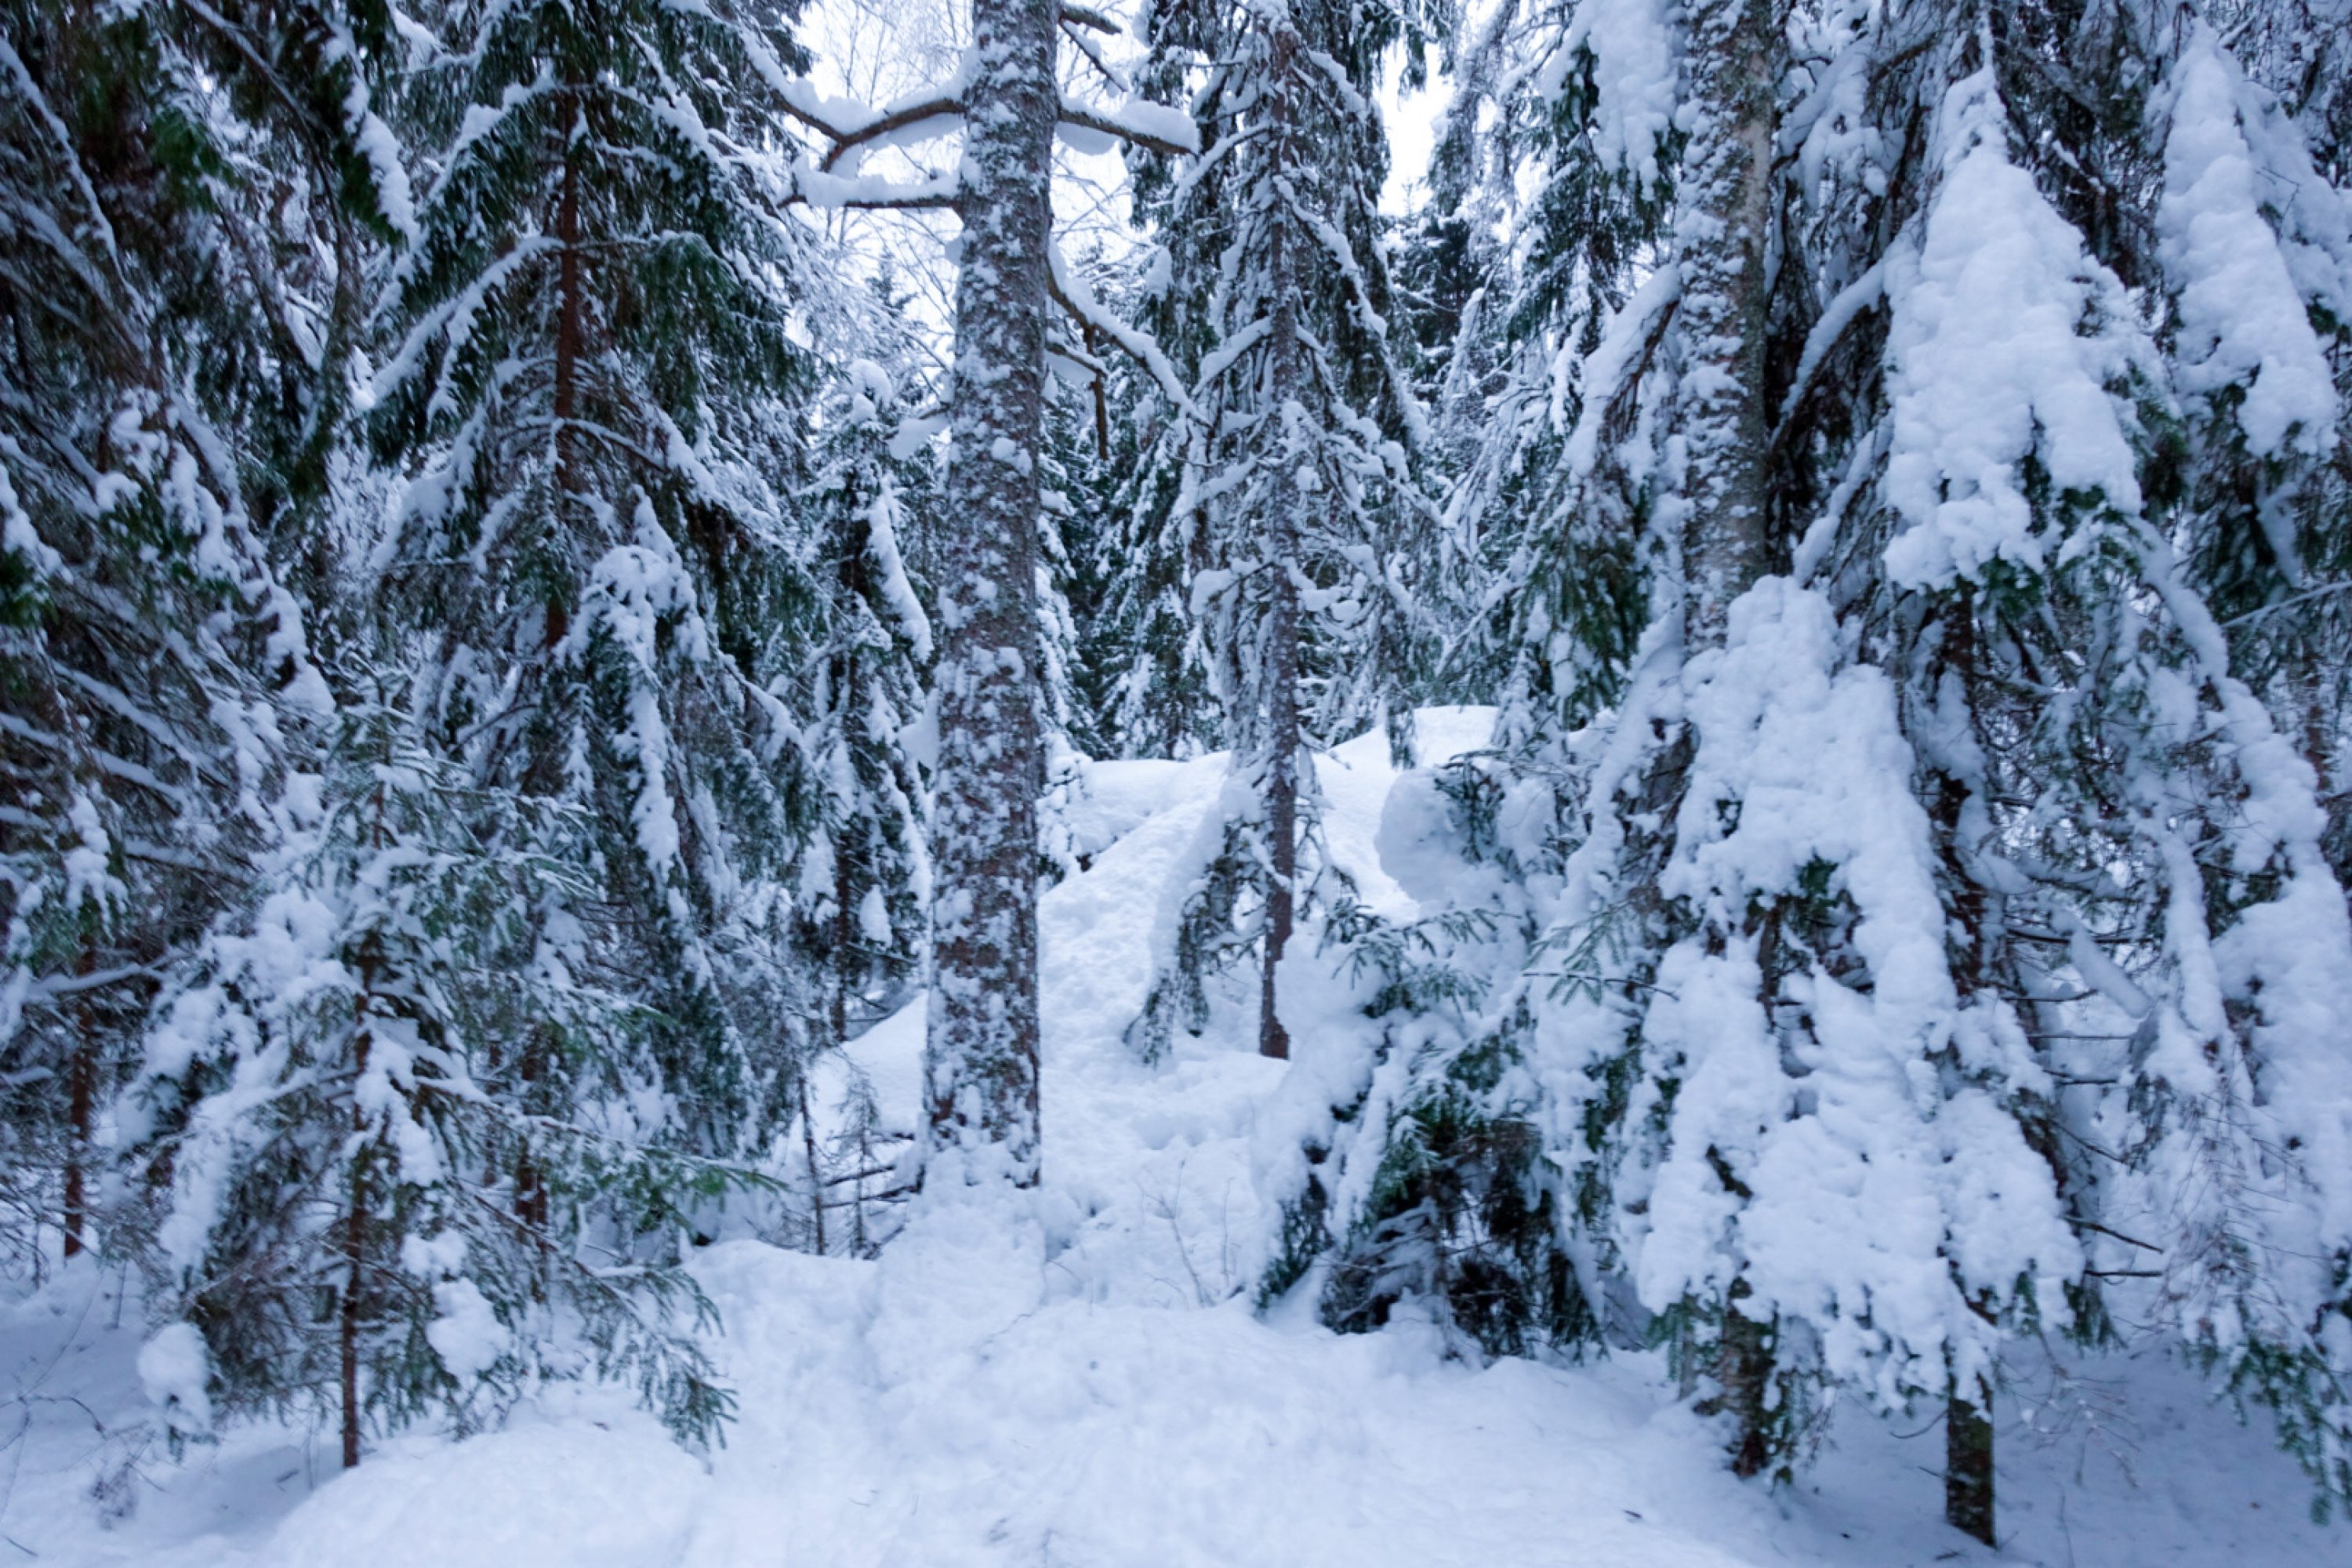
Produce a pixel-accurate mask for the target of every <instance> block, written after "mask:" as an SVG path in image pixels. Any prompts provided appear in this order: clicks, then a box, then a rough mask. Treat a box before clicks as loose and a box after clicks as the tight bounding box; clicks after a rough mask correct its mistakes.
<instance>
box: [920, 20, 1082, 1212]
mask: <svg viewBox="0 0 2352 1568" xmlns="http://www.w3.org/2000/svg"><path fill="white" fill-rule="evenodd" d="M1058 16H1059V7H1058V5H1057V4H1056V0H974V4H973V6H972V31H973V43H974V47H973V50H972V56H971V58H973V59H974V60H975V61H976V62H977V64H976V66H975V68H974V73H973V79H972V82H971V89H970V92H969V97H968V101H969V111H968V112H967V114H966V116H965V131H964V151H963V168H964V181H965V186H964V193H963V196H962V199H961V204H960V210H961V216H962V218H963V258H962V268H961V275H960V277H959V279H958V281H957V288H956V342H955V366H954V377H953V396H954V409H953V414H952V420H953V426H952V428H953V436H954V451H953V456H952V458H951V459H950V464H949V469H948V478H947V487H946V489H947V495H946V502H947V504H946V508H945V514H946V515H947V516H948V517H950V518H951V519H953V520H954V524H955V526H954V528H953V529H952V530H951V531H948V532H946V534H945V536H944V537H943V538H942V540H941V542H940V573H939V582H940V584H941V592H940V658H939V665H938V672H937V676H936V682H937V692H938V699H939V725H940V754H939V767H938V771H937V773H935V775H934V783H933V795H932V801H933V812H934V816H933V826H932V853H931V861H932V868H933V872H932V891H931V993H930V1005H929V1021H928V1025H927V1032H926V1036H925V1039H924V1047H923V1082H924V1093H925V1100H926V1102H927V1103H928V1105H929V1123H930V1150H931V1153H932V1154H933V1155H934V1156H935V1157H936V1156H937V1155H939V1154H940V1153H943V1152H947V1151H950V1150H953V1151H956V1152H960V1153H961V1154H963V1155H965V1156H967V1161H966V1170H967V1173H968V1174H969V1175H977V1174H979V1173H980V1170H981V1167H982V1166H983V1165H995V1166H997V1167H999V1168H1000V1171H1001V1173H1002V1174H1003V1175H1005V1176H1006V1177H1008V1178H1009V1179H1010V1180H1011V1181H1012V1182H1013V1184H1015V1185H1018V1186H1031V1185H1034V1184H1035V1183H1036V1180H1037V1161H1038V1136H1037V795H1038V791H1039V788H1040V786H1041V784H1042V783H1043V773H1044V771H1045V770H1044V753H1043V751H1042V748H1041V746H1040V743H1039V736H1038V726H1037V705H1038V700H1039V689H1038V684H1039V683H1038V671H1037V661H1038V657H1039V648H1038V637H1037V605H1036V595H1037V583H1036V554H1037V526H1038V516H1039V494H1038V473H1037V462H1038V455H1039V448H1040V447H1042V446H1043V444H1044V443H1043V435H1044V397H1045V307H1046V300H1047V297H1048V296H1047V267H1046V247H1047V246H1049V245H1050V244H1052V243H1053V234H1052V222H1053V215H1052V210H1051V207H1050V205H1049V202H1048V192H1047V184H1048V181H1049V178H1050V176H1051V173H1052V154H1053V141H1054V122H1055V117H1056V113H1057V108H1058V103H1059V93H1058V91H1057V89H1056V87H1055V76H1054V47H1055V25H1056V20H1057V17H1058Z"/></svg>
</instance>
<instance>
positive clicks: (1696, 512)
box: [1675, 0, 1780, 650]
mask: <svg viewBox="0 0 2352 1568" xmlns="http://www.w3.org/2000/svg"><path fill="white" fill-rule="evenodd" d="M1772 10H1773V7H1772V5H1771V0H1701V3H1700V4H1697V5H1693V6H1692V8H1691V12H1690V23H1689V26H1690V51H1691V52H1690V73H1691V97H1692V101H1693V104H1694V106H1695V107H1696V110H1697V118H1696V123H1695V124H1694V126H1693V128H1692V131H1691V143H1690V145H1691V153H1690V156H1689V158H1688V160H1687V161H1686V162H1685V167H1684V171H1683V181H1684V195H1683V199H1682V210H1681V211H1680V212H1679V213H1678V214H1677V215H1676V218H1675V242H1676V244H1675V254H1676V260H1677V263H1678V265H1679V266H1680V267H1681V268H1682V279H1683V284H1682V303H1681V306H1680V310H1681V316H1682V320H1681V323H1680V327H1681V337H1682V340H1683V342H1684V343H1685V345H1686V348H1685V365H1684V368H1683V385H1684V388H1685V392H1684V404H1683V408H1682V413H1681V421H1680V423H1681V427H1682V430H1683V434H1684V436H1685V438H1686V440H1687V442H1688V450H1689V454H1690V457H1689V468H1688V471H1687V475H1686V478H1685V500H1686V503H1687V505H1688V507H1689V511H1688V514H1687V516H1686V518H1685V523H1684V528H1683V570H1684V584H1685V590H1684V591H1685V599H1684V610H1685V616H1686V620H1685V637H1686V639H1687V642H1688V645H1689V647H1692V648H1693V649H1694V650H1696V649H1697V648H1701V647H1712V646H1715V645H1717V644H1718V643H1720V642H1721V641H1722V640H1723V635H1724V630H1725V626H1726V622H1727V616H1728V613H1729V610H1730V607H1731V602H1732V601H1733V600H1734V599H1737V598H1738V596H1739V595H1741V594H1743V593H1745V592H1747V591H1748V588H1749V587H1751V586H1752V585H1753V584H1755V583H1756V581H1757V580H1758V579H1759V578H1760V577H1762V576H1763V575H1764V574H1765V573H1766V572H1767V571H1769V569H1770V562H1771V556H1772V548H1771V546H1772V542H1771V540H1770V539H1769V537H1768V535H1767V533H1766V512H1765V505H1766V494H1767V478H1766V475H1767V469H1766V454H1767V452H1768V450H1769V447H1770V445H1771V434H1772V430H1771V419H1770V415H1769V410H1768V408H1767V406H1766V404H1765V386H1764V350H1765V328H1766V321H1767V298H1766V296H1767V282H1768V279H1767V277H1766V272H1765V257H1766V251H1767V248H1768V246H1769V240H1770V237H1771V219H1772V209H1771V176H1772V140H1773V131H1774V115H1773V100H1772V92H1773V84H1774V81H1775V79H1776V73H1775V71H1774V69H1773V58H1772V57H1773V53H1774V51H1775V48H1776V47H1777V45H1778V40H1779V37H1780V35H1779V33H1778V31H1777V29H1776V28H1775V26H1774V25H1773V16H1772Z"/></svg>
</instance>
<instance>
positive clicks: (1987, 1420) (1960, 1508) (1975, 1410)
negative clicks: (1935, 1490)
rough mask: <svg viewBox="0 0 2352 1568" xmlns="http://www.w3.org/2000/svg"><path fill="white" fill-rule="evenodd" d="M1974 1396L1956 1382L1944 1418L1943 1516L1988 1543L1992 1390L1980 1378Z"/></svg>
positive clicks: (1990, 1526) (1990, 1530) (1990, 1500)
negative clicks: (1971, 1396) (1967, 1395)
mask: <svg viewBox="0 0 2352 1568" xmlns="http://www.w3.org/2000/svg"><path fill="white" fill-rule="evenodd" d="M1969 1381H1971V1382H1973V1383H1974V1384H1976V1388H1975V1390H1974V1394H1975V1397H1974V1398H1972V1399H1971V1398H1963V1397H1962V1395H1961V1390H1960V1387H1959V1385H1958V1384H1954V1385H1953V1387H1952V1392H1951V1395H1950V1399H1951V1403H1950V1406H1949V1408H1948V1411H1947V1413H1946V1418H1945V1421H1944V1443H1945V1448H1944V1518H1945V1519H1946V1520H1948V1521H1950V1523H1951V1526H1952V1528H1953V1529H1955V1530H1960V1531H1967V1532H1968V1533H1969V1534H1970V1535H1973V1536H1975V1537H1976V1538H1977V1539H1978V1540H1979V1541H1981V1542H1984V1543H1985V1544H1986V1545H1987V1546H1996V1545H1999V1544H2000V1542H1996V1541H1995V1540H1993V1536H1992V1390H1991V1388H1990V1387H1989V1386H1987V1385H1986V1384H1985V1382H1984V1381H1983V1379H1981V1378H1973V1379H1970V1380H1969Z"/></svg>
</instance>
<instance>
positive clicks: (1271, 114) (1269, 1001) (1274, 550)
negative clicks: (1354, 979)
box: [1257, 16, 1306, 1058]
mask: <svg viewBox="0 0 2352 1568" xmlns="http://www.w3.org/2000/svg"><path fill="white" fill-rule="evenodd" d="M1273 45H1274V47H1273V50H1272V58H1271V60H1270V62H1269V64H1270V68H1269V70H1268V72H1267V83H1266V85H1267V89H1268V90H1269V92H1270V93H1271V95H1272V96H1271V97H1270V99H1269V100H1268V102H1267V109H1266V135H1267V139H1268V144H1269V156H1270V157H1271V158H1272V160H1273V163H1274V166H1275V168H1276V170H1278V171H1287V170H1288V169H1289V168H1290V167H1291V166H1292V164H1293V162H1294V159H1295V156H1296V153H1297V148H1296V147H1295V146H1294V145H1293V141H1294V132H1293V129H1292V125H1291V116H1290V108H1291V105H1290V94H1291V92H1292V90H1293V83H1292V73H1293V71H1294V70H1295V69H1296V68H1297V53H1298V35H1297V32H1295V31H1294V30H1293V29H1292V28H1291V26H1290V25H1289V19H1288V17H1287V16H1285V17H1283V18H1282V19H1281V20H1280V21H1278V22H1277V23H1276V32H1275V36H1274V39H1273ZM1291 239H1292V237H1291V234H1290V218H1289V216H1288V214H1287V213H1286V212H1285V211H1281V210H1277V211H1276V215H1275V219H1274V222H1273V224H1272V225H1271V226H1269V228H1268V232H1267V237H1266V247H1267V249H1268V251H1269V252H1270V254H1269V256H1268V257H1267V260H1266V275H1267V277H1268V278H1269V279H1271V282H1272V287H1273V289H1274V321H1273V331H1272V332H1271V333H1270V334H1269V342H1270V343H1271V347H1272V350H1273V355H1274V359H1273V365H1272V374H1271V376H1270V378H1269V380H1270V386H1269V390H1270V392H1271V393H1272V395H1273V400H1274V409H1273V413H1274V417H1275V421H1276V429H1277V430H1278V431H1279V432H1280V435H1279V437H1277V439H1278V440H1279V442H1280V446H1279V447H1277V448H1276V452H1275V455H1274V468H1275V479H1274V485H1273V498H1272V499H1273V504H1272V506H1271V507H1270V508H1269V514H1268V516H1267V518H1266V540H1265V565H1266V567H1267V568H1268V570H1269V573H1270V578H1271V583H1272V588H1271V593H1272V595H1273V602H1272V604H1271V605H1269V607H1268V611H1267V616H1266V647H1265V659H1266V668H1265V757H1264V759H1263V761H1262V762H1261V763H1260V768H1261V772H1260V775H1259V783H1258V789H1259V797H1260V799H1261V800H1262V802H1263V803H1264V805H1265V833H1266V838H1267V842H1268V849H1269V852H1270V858H1271V859H1272V861H1273V865H1272V867H1271V870H1272V876H1271V878H1270V879H1269V880H1268V882H1267V885H1266V890H1265V954H1264V962H1265V969H1264V971H1263V972H1262V974H1261V977H1260V984H1259V988H1258V1031H1257V1048H1258V1054H1259V1055H1260V1056H1267V1057H1276V1058H1286V1057H1288V1056H1289V1055H1290V1034H1289V1031H1288V1030H1286V1029H1285V1028H1284V1027H1283V1026H1282V1018H1281V1016H1280V1015H1279V1013H1278V1012H1277V1010H1276V986H1275V979H1276V973H1277V972H1278V971H1279V970H1280V968H1281V966H1282V954H1283V951H1284V950H1285V949H1286V948H1287V947H1288V946H1289V945H1290V933H1291V928H1292V926H1293V924H1294V923H1295V921H1297V882H1298V584H1297V565H1298V515H1297V508H1298V506H1299V504H1300V502H1301V501H1302V500H1304V499H1305V498H1304V496H1303V495H1302V494H1301V493H1300V490H1299V487H1298V480H1297V472H1298V466H1299V464H1300V463H1301V462H1303V461H1305V460H1306V454H1304V453H1302V452H1300V451H1299V450H1298V449H1297V448H1298V435H1299V429H1298V425H1299V420H1300V418H1301V417H1302V415H1301V411H1300V410H1299V408H1298V387H1299V380H1300V376H1299V364H1298V360H1299V344H1298V306H1297V297H1296V295H1297V279H1296V277H1295V275H1294V274H1295V262H1294V259H1293V258H1292V255H1291V248H1292V247H1291Z"/></svg>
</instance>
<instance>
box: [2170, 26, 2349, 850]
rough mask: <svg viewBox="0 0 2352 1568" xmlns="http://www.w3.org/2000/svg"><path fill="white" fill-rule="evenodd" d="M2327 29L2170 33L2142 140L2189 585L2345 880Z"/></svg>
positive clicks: (2342, 342) (2345, 393)
mask: <svg viewBox="0 0 2352 1568" xmlns="http://www.w3.org/2000/svg"><path fill="white" fill-rule="evenodd" d="M2333 21H2334V23H2335V26H2333V27H2326V26H2319V25H2318V23H2319V18H2317V17H2316V16H2315V15H2314V13H2313V8H2312V7H2310V6H2305V5H2243V6H2232V7H2220V8H2216V10H2215V12H2214V15H2213V16H2212V17H2211V19H2210V21H2198V22H2194V23H2190V22H2188V21H2186V20H2185V19H2176V20H2175V30H2174V33H2173V35H2172V38H2168V39H2166V40H2164V41H2166V42H2170V41H2172V39H2173V38H2178V39H2179V53H2178V54H2177V56H2176V57H2175V58H2174V59H2173V61H2172V63H2171V64H2170V66H2169V67H2168V68H2167V69H2166V71H2165V75H2164V79H2163V81H2162V84H2161V85H2160V87H2159V88H2158V89H2157V91H2156V92H2155V93H2154V94H2153V95H2152V100H2151V101H2150V103H2149V106H2148V119H2149V124H2150V127H2151V130H2152V131H2155V132H2158V135H2160V142H2159V140H2158V136H2150V137H2149V138H2147V142H2148V145H2147V147H2146V148H2145V150H2144V151H2143V153H2142V156H2143V157H2144V158H2145V159H2147V161H2148V162H2149V163H2154V161H2155V160H2156V159H2157V158H2158V156H2159V155H2160V157H2161V164H2160V174H2159V171H2158V169H2156V168H2149V169H2147V171H2146V173H2145V174H2143V177H2144V178H2147V179H2149V180H2154V179H2156V178H2158V177H2160V178H2161V180H2162V194H2161V195H2160V196H2159V197H2158V200H2157V202H2156V205H2155V214H2154V217H2155V222H2156V226H2157V233H2158V244H2157V247H2156V257H2155V261H2156V263H2157V265H2158V268H2160V273H2159V276H2160V277H2161V278H2162V279H2163V287H2164V291H2165V293H2166V295H2167V296H2168V300H2169V301H2170V304H2171V311H2170V319H2169V321H2168V323H2167V325H2168V329H2169V333H2168V338H2169V341H2168V344H2167V347H2168V353H2169V355H2170V357H2171V358H2172V359H2173V360H2174V361H2175V362H2176V363H2177V366H2178V369H2177V372H2176V377H2175V379H2176V382H2177V384H2178V385H2179V391H2180V393H2181V405H2180V409H2179V415H2180V418H2181V425H2180V431H2179V434H2180V437H2181V452H2180V472H2179V477H2178V479H2176V480H2175V481H2174V482H2176V483H2178V484H2179V486H2180V487H2181V489H2182V491H2183V496H2182V500H2183V502H2184V503H2185V505H2186V507H2187V509H2188V512H2189V516H2190V517H2191V518H2193V519H2194V521H2193V522H2192V523H2191V524H2190V525H2189V531H2190V536H2191V538H2192V539H2193V545H2192V551H2193V554H2192V562H2191V572H2192V580H2193V581H2194V582H2195V583H2196V584H2197V585H2198V587H2199V588H2200V591H2201V592H2202V593H2203V594H2204V595H2206V597H2207V599H2208V602H2209V603H2210V605H2211V606H2212V609H2213V613H2214V614H2215V615H2216V616H2219V617H2220V618H2221V622H2222V626H2223V628H2224V629H2225V630H2226V631H2227V632H2228V633H2229V635H2230V640H2231V657H2232V660H2233V663H2234V666H2235V668H2237V670H2238V672H2239V673H2240V675H2241V676H2242V678H2243V679H2246V680H2247V681H2248V682H2249V684H2250V685H2252V688H2253V689H2254V690H2256V691H2257V692H2258V693H2260V694H2261V695H2262V696H2263V699H2264V700H2265V701H2266V702H2267V703H2268V704H2269V706H2270V708H2271V710H2272V712H2273V715H2274V716H2275V717H2276V719H2277V721H2278V723H2279V724H2280V726H2281V727H2282V729H2284V730H2285V731H2287V732H2288V733H2290V734H2292V735H2294V737H2296V739H2297V741H2298V743H2299V744H2300V745H2301V747H2302V749H2303V751H2304V753H2305V757H2306V758H2307V760H2308V761H2309V762H2310V763H2311V764H2312V766H2313V768H2314V769H2315V770H2316V772H2317V774H2318V778H2319V784H2320V795H2321V798H2322V799H2323V801H2327V802H2330V805H2329V812H2330V826H2329V832H2328V836H2327V839H2326V848H2327V851H2328V856H2329V859H2330V861H2331V863H2332V864H2333V865H2334V866H2335V868H2336V874H2337V876H2338V878H2339V879H2341V878H2342V877H2344V876H2345V875H2346V874H2347V871H2352V796H2347V794H2346V792H2345V791H2344V790H2343V789H2342V787H2341V784H2342V781H2343V779H2344V778H2345V776H2346V774H2345V767H2346V763H2347V759H2346V757H2345V756H2344V754H2343V747H2344V744H2345V734H2346V715H2347V701H2352V690H2347V687H2346V684H2345V679H2344V676H2345V671H2346V670H2347V668H2352V660H2347V650H2352V616H2347V606H2352V586H2347V580H2352V530H2347V529H2346V528H2345V527H2344V526H2343V519H2344V517H2345V516H2346V515H2347V508H2352V455H2347V454H2352V202H2347V198H2346V196H2345V195H2344V193H2343V191H2342V190H2341V189H2340V188H2339V187H2340V185H2341V184H2342V182H2343V180H2344V177H2345V176H2344V171H2343V150H2344V148H2345V146H2346V145H2347V129H2352V103H2348V102H2347V100H2346V99H2344V98H2343V97H2342V96H2341V92H2342V82H2341V64H2342V63H2343V51H2344V48H2345V46H2344V43H2343V38H2342V35H2343V31H2344V25H2345V24H2346V23H2347V21H2352V16H2344V15H2341V14H2339V15H2337V16H2335V17H2334V18H2333ZM2224 33H2226V34H2227V35H2228V37H2230V39H2231V42H2230V43H2229V44H2228V45H2226V46H2225V45H2224V44H2223V42H2222V36H2223V34H2224ZM2184 35H2185V36H2184ZM2331 51H2333V53H2332V54H2331ZM2331 59H2332V60H2333V61H2334V64H2335V67H2336V68H2335V69H2334V70H2333V71H2332V72H2331V70H2330V68H2329V66H2330V61H2331ZM2272 83H2275V85H2270V84H2272ZM2331 169H2332V170H2333V174H2330V173H2329V172H2328V171H2330V170H2331ZM2331 180H2332V181H2333V182H2334V183H2331Z"/></svg>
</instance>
